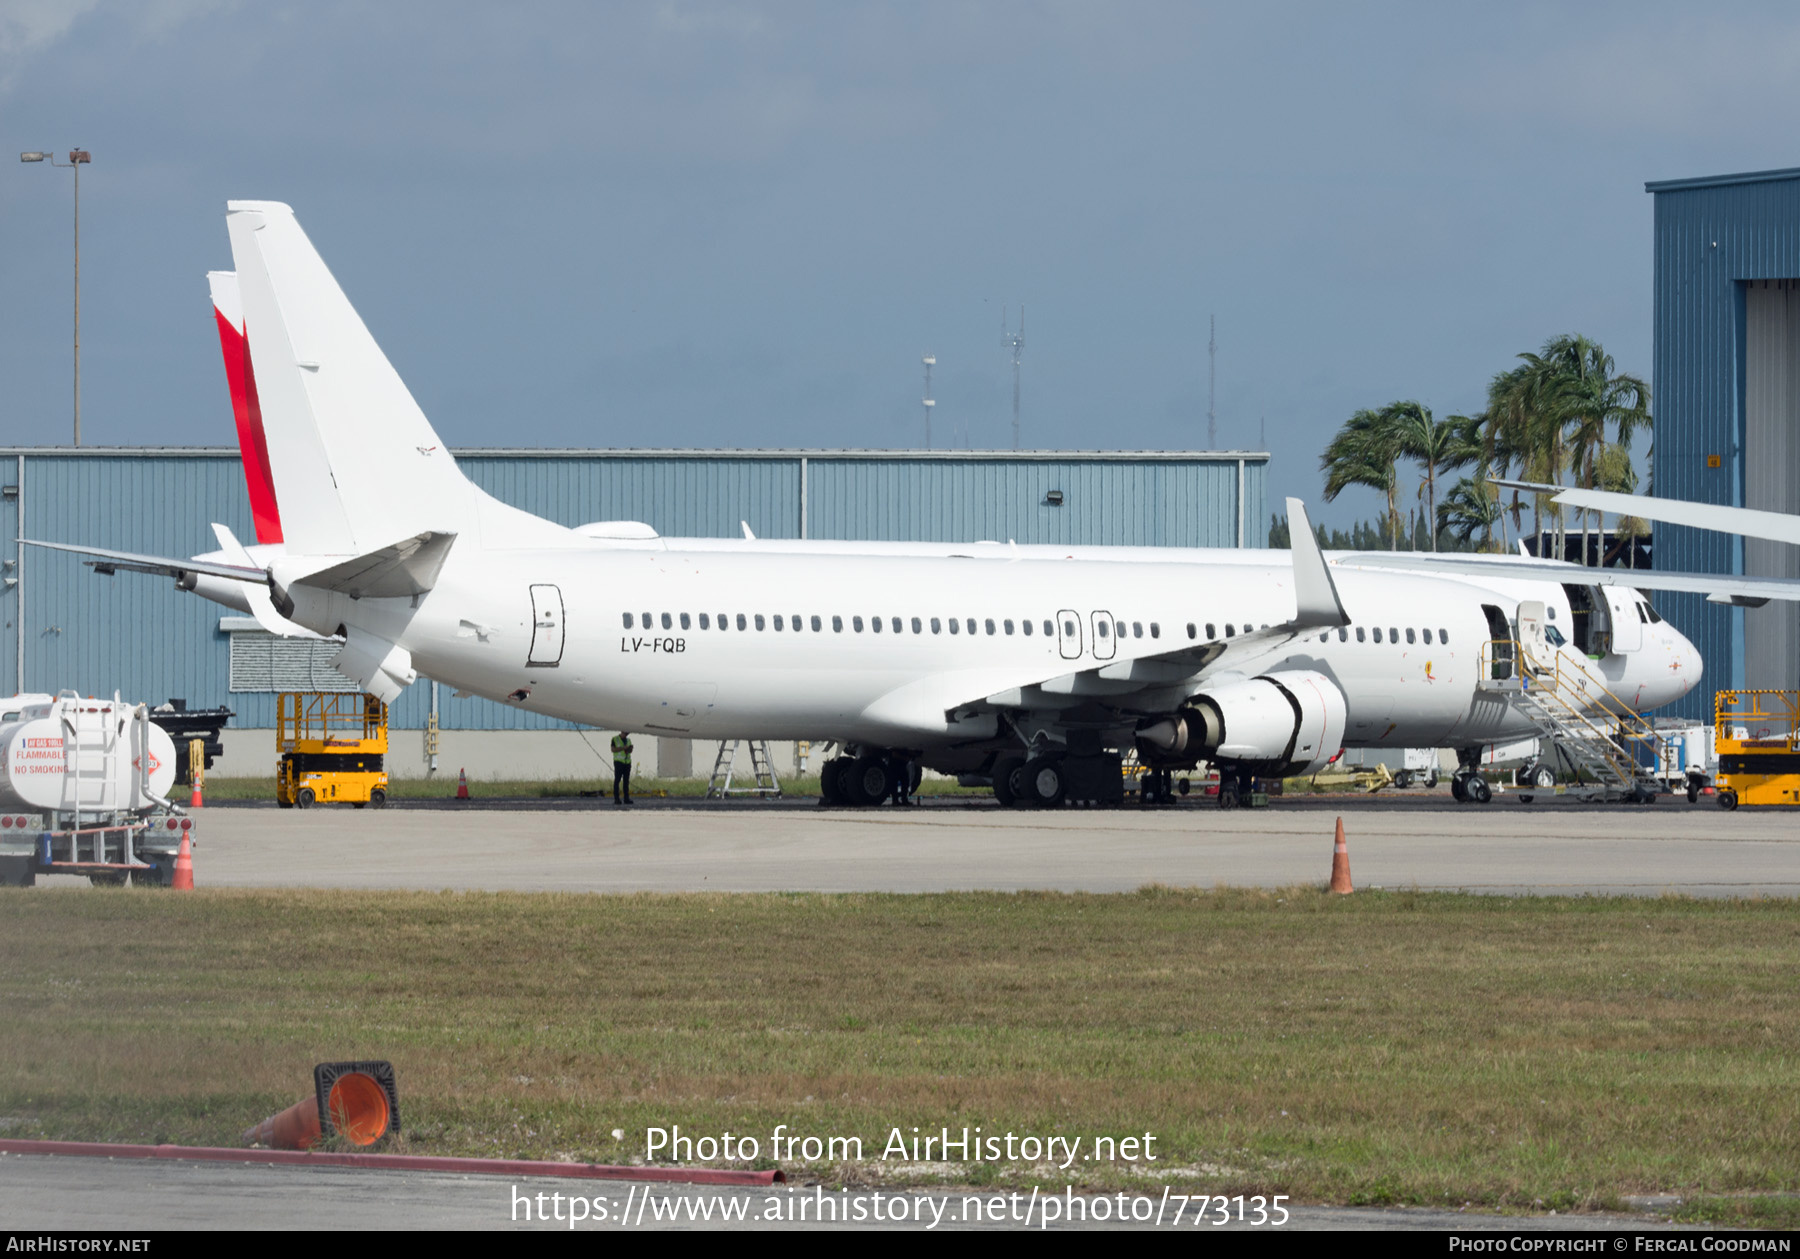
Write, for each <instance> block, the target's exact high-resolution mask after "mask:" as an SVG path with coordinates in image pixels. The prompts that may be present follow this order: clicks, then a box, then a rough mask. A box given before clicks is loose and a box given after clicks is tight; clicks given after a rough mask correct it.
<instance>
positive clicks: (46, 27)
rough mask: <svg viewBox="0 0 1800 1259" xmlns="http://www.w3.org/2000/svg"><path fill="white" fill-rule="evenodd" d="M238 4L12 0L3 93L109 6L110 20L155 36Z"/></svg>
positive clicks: (0, 74) (0, 50) (2, 54)
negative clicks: (28, 66)
mask: <svg viewBox="0 0 1800 1259" xmlns="http://www.w3.org/2000/svg"><path fill="white" fill-rule="evenodd" d="M235 4H236V0H135V2H131V0H125V2H120V0H7V3H6V5H5V6H4V7H0V92H3V91H5V90H6V89H8V88H10V87H11V86H12V84H13V80H14V78H15V77H16V75H17V74H18V72H19V71H20V70H22V69H23V68H24V67H25V65H26V64H27V63H28V62H30V61H31V59H32V58H33V57H34V56H36V55H37V54H39V53H43V52H48V51H49V50H51V49H52V48H54V47H55V46H56V45H57V44H58V43H59V42H60V41H61V40H62V39H63V37H64V36H66V35H67V34H68V33H69V32H70V30H71V29H73V28H74V26H75V25H76V23H78V22H80V21H82V20H83V19H84V18H86V17H88V15H90V14H93V13H95V11H96V10H101V9H104V10H106V14H105V16H106V17H107V18H108V19H109V20H116V21H118V22H120V23H121V24H124V25H126V26H129V27H130V28H131V29H132V30H133V31H134V32H136V33H137V34H139V35H141V36H147V37H150V38H153V39H154V38H161V37H163V36H165V35H168V34H169V33H171V32H173V31H174V30H176V29H178V28H179V27H181V26H184V25H186V24H187V23H188V22H189V21H191V20H192V19H194V18H196V17H199V16H201V15H202V14H207V13H212V12H216V11H218V10H220V9H225V8H230V7H233V6H234V5H235Z"/></svg>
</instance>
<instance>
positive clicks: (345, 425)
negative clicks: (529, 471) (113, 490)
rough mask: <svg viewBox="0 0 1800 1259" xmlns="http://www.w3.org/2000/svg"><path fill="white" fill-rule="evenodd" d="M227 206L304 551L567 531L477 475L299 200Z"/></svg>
mask: <svg viewBox="0 0 1800 1259" xmlns="http://www.w3.org/2000/svg"><path fill="white" fill-rule="evenodd" d="M226 209H227V214H226V225H227V227H228V229H229V231H230V234H231V254H232V259H233V261H234V262H235V264H236V269H237V289H238V292H239V295H240V296H241V299H242V309H243V324H242V333H243V336H244V337H245V339H246V340H247V343H248V346H249V358H248V360H247V365H246V370H245V379H246V382H249V381H250V380H251V379H252V378H253V379H254V383H255V395H254V396H255V397H256V400H257V405H258V409H259V412H260V416H261V419H262V430H263V433H264V435H265V439H266V448H267V451H268V460H269V473H270V479H271V482H272V484H273V489H274V499H275V501H277V502H279V503H280V505H281V513H280V520H281V530H282V533H283V535H284V540H285V541H286V543H287V547H288V551H289V553H290V554H302V555H360V554H364V553H367V552H371V551H375V550H378V549H380V548H382V547H387V546H391V545H393V544H395V543H396V542H398V541H400V540H401V539H406V538H413V537H417V536H418V535H420V534H425V533H443V534H459V535H464V536H470V537H471V538H478V537H480V536H481V533H482V525H483V524H484V523H487V524H489V525H490V529H489V531H488V532H489V534H490V535H491V534H493V533H494V532H495V529H494V528H493V527H492V526H504V525H506V524H508V523H522V522H523V521H530V522H532V523H533V524H536V525H541V526H544V527H547V528H550V529H554V528H555V526H549V525H548V522H541V521H537V520H536V519H535V518H534V517H528V516H525V515H524V513H521V512H514V511H512V510H511V509H508V508H504V507H502V505H500V504H498V503H495V502H494V501H493V500H492V499H489V498H487V496H486V495H484V494H482V493H481V491H479V490H478V489H477V488H476V487H475V486H474V485H473V484H472V483H471V482H469V480H468V479H467V478H466V477H464V476H463V474H462V472H461V471H460V470H459V469H458V468H457V466H456V461H455V460H454V459H453V458H451V456H450V452H449V451H448V450H447V449H446V448H445V446H444V443H443V440H442V439H441V438H440V437H439V436H438V435H437V433H436V432H435V431H434V430H433V429H432V427H431V424H430V422H429V421H428V420H427V419H426V418H425V415H424V412H422V411H421V410H420V409H419V405H418V403H417V402H415V401H414V400H413V396H412V394H411V393H410V392H409V391H408V390H407V388H406V385H405V383H404V382H403V381H402V380H401V379H400V375H399V373H398V372H396V371H395V370H394V367H393V365H392V364H391V363H389V362H388V359H387V356H386V355H385V354H383V353H382V352H381V347H380V346H379V345H377V344H376V343H375V338H374V337H372V336H371V335H370V334H369V330H368V328H367V327H366V326H364V324H363V321H362V319H361V317H360V316H358V315H357V313H356V310H355V308H354V307H353V306H351V304H350V301H349V299H348V298H347V297H345V296H344V291H343V290H342V289H341V288H339V287H338V283H337V281H336V280H335V279H334V278H333V277H332V274H331V272H330V271H329V270H328V269H327V268H326V266H325V263H324V260H323V259H321V258H320V257H319V254H318V251H317V250H315V249H314V248H313V245H312V242H311V241H310V240H308V239H307V237H306V233H305V232H303V231H302V230H301V229H300V224H299V223H298V222H297V221H296V220H295V218H294V212H293V211H292V210H291V209H289V208H288V207H287V206H285V205H282V204H281V203H279V202H274V201H233V202H230V203H228V205H227V207H226ZM247 396H248V395H247ZM521 518H522V519H521ZM500 531H501V532H510V533H512V534H514V535H517V534H518V533H519V530H518V529H517V528H514V529H511V530H507V529H505V528H501V530H500ZM490 540H496V539H492V538H490Z"/></svg>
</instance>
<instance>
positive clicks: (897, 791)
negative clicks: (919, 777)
mask: <svg viewBox="0 0 1800 1259" xmlns="http://www.w3.org/2000/svg"><path fill="white" fill-rule="evenodd" d="M888 781H890V782H891V783H893V784H894V793H893V800H894V803H895V804H897V805H900V806H901V807H903V808H904V807H905V806H906V805H909V804H911V803H912V801H911V800H908V799H907V797H908V796H910V795H911V794H912V762H911V761H909V760H906V759H904V758H902V757H898V756H896V757H894V758H893V759H892V760H890V761H889V762H888Z"/></svg>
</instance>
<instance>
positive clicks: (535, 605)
mask: <svg viewBox="0 0 1800 1259" xmlns="http://www.w3.org/2000/svg"><path fill="white" fill-rule="evenodd" d="M562 654H563V599H562V591H561V590H560V589H558V588H557V587H555V586H533V587H532V588H531V654H530V655H529V656H527V657H526V658H525V663H526V664H527V665H537V666H538V667H540V668H554V667H555V666H556V665H558V664H560V663H562Z"/></svg>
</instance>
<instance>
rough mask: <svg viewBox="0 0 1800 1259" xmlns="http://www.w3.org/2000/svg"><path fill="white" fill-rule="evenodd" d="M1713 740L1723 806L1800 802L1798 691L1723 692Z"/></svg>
mask: <svg viewBox="0 0 1800 1259" xmlns="http://www.w3.org/2000/svg"><path fill="white" fill-rule="evenodd" d="M1713 742H1714V745H1715V747H1716V750H1717V753H1718V757H1719V772H1718V777H1717V778H1716V779H1715V780H1714V781H1715V784H1716V785H1717V787H1718V789H1719V807H1720V808H1722V809H1735V808H1737V807H1738V805H1740V804H1747V805H1763V804H1800V691H1720V692H1719V693H1718V695H1717V696H1716V697H1715V698H1714V700H1713Z"/></svg>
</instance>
